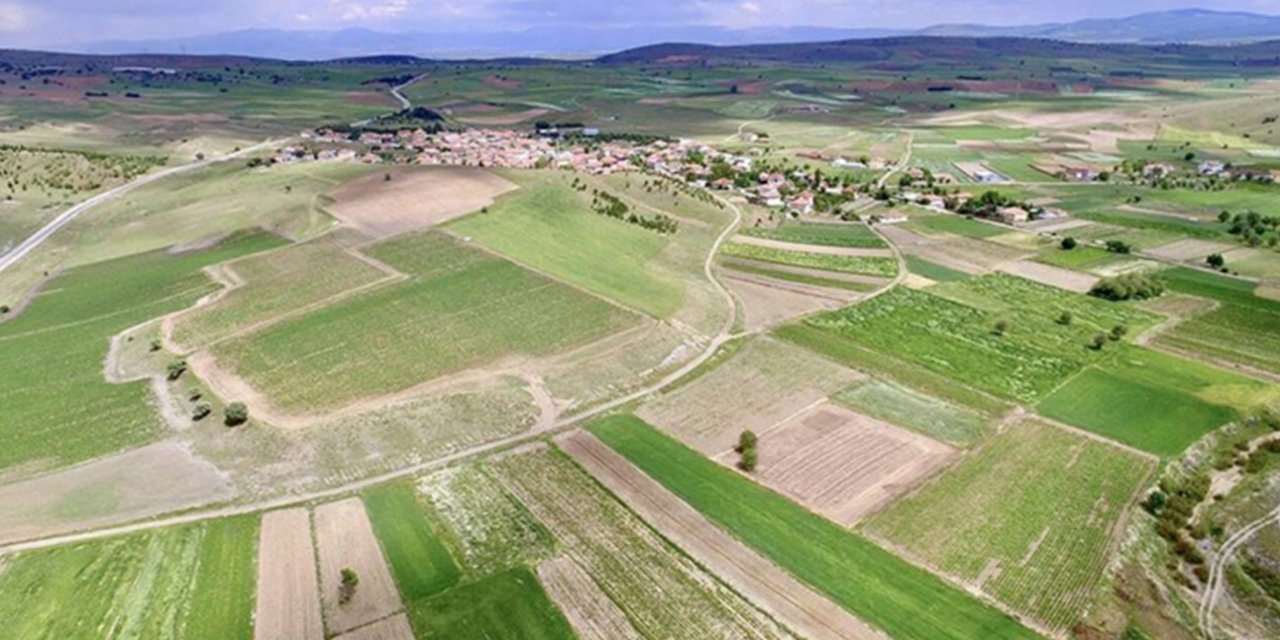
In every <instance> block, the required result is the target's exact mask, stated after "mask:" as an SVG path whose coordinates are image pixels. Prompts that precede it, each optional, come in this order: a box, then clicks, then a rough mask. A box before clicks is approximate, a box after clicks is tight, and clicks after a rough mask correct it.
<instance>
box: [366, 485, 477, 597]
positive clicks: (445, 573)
mask: <svg viewBox="0 0 1280 640" xmlns="http://www.w3.org/2000/svg"><path fill="white" fill-rule="evenodd" d="M364 503H365V508H366V509H367V510H368V512H369V521H370V523H372V525H373V530H374V533H376V534H377V536H378V542H379V543H381V545H382V551H383V553H385V554H386V556H387V564H388V565H389V566H390V568H391V572H392V575H393V576H394V577H395V580H396V583H397V584H398V585H399V589H400V594H401V596H402V597H403V598H404V599H405V600H406V601H407V602H415V601H418V600H421V599H423V598H428V597H430V596H433V595H436V594H438V593H441V592H443V591H445V590H447V589H449V588H450V587H452V586H453V585H454V584H456V583H457V582H458V579H459V578H460V576H461V571H460V570H459V568H458V565H457V563H455V562H454V559H453V556H452V555H450V553H449V549H448V548H447V547H446V546H445V545H444V543H443V542H442V541H441V540H440V536H439V535H437V534H436V533H435V532H434V531H433V530H432V528H431V525H430V524H429V523H428V521H427V518H426V516H425V514H424V513H423V506H422V505H421V504H420V503H419V502H418V498H417V496H416V495H415V492H414V490H413V487H412V486H410V485H408V484H406V483H395V484H389V485H383V486H381V487H378V488H376V489H373V490H371V491H368V492H366V493H365V494H364Z"/></svg>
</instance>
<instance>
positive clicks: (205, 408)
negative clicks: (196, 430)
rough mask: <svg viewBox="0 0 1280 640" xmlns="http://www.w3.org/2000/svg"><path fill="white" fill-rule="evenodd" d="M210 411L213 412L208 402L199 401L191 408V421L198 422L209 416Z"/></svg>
mask: <svg viewBox="0 0 1280 640" xmlns="http://www.w3.org/2000/svg"><path fill="white" fill-rule="evenodd" d="M210 413H213V407H210V406H209V403H208V402H201V403H200V404H198V405H196V406H195V408H193V409H192V410H191V421H192V422H200V421H201V420H204V419H205V418H207V417H209V414H210Z"/></svg>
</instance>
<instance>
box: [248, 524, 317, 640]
mask: <svg viewBox="0 0 1280 640" xmlns="http://www.w3.org/2000/svg"><path fill="white" fill-rule="evenodd" d="M253 637H254V640H323V638H324V622H323V621H322V620H321V616H320V586H319V583H318V581H317V577H316V558H315V551H314V548H313V546H312V543H311V515H310V514H309V513H308V512H307V510H306V509H305V508H301V507H299V508H293V509H283V510H280V511H269V512H267V513H266V514H264V515H263V516H262V529H261V534H260V538H259V542H258V599H257V607H256V609H255V611H254V614H253Z"/></svg>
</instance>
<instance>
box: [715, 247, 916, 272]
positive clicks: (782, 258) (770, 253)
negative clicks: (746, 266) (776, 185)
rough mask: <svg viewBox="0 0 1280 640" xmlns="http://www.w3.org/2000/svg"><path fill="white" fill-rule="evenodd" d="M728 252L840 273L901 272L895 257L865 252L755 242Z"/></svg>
mask: <svg viewBox="0 0 1280 640" xmlns="http://www.w3.org/2000/svg"><path fill="white" fill-rule="evenodd" d="M722 251H723V252H724V254H725V255H728V256H734V257H738V258H746V259H748V260H759V261H761V262H770V263H773V264H784V265H788V266H792V267H805V268H809V269H820V270H823V271H836V272H840V273H857V274H862V275H868V276H881V277H885V278H890V277H893V276H894V274H896V273H897V272H898V263H897V261H896V260H894V259H893V258H869V257H864V256H841V255H830V254H825V253H804V252H801V251H788V250H786V249H775V248H773V247H763V246H759V245H754V244H736V243H730V244H727V245H725V246H724V248H723V249H722Z"/></svg>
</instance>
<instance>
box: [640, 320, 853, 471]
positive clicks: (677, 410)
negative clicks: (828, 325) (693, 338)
mask: <svg viewBox="0 0 1280 640" xmlns="http://www.w3.org/2000/svg"><path fill="white" fill-rule="evenodd" d="M862 378H863V375H862V374H861V373H859V372H857V371H854V370H853V369H847V368H845V367H842V366H840V365H837V364H835V363H834V362H831V361H829V360H826V359H824V358H822V357H821V356H818V355H815V354H812V353H810V352H808V351H805V350H804V349H801V348H799V347H794V346H791V345H788V344H785V343H782V342H778V341H775V340H773V339H771V338H759V339H756V340H753V341H752V342H751V343H749V344H747V345H745V346H743V347H742V349H741V351H739V352H738V353H737V354H735V355H734V356H733V358H732V359H730V360H729V361H728V362H726V363H724V364H723V365H721V366H719V367H716V368H715V369H714V370H712V371H711V372H709V373H707V374H706V375H704V376H702V377H701V378H699V379H698V380H697V381H695V382H693V383H691V384H689V385H688V386H686V387H682V388H679V389H677V390H675V391H674V392H671V393H669V394H667V395H665V396H662V397H659V398H658V399H656V400H654V401H653V402H650V403H648V404H646V405H645V406H643V407H641V409H640V411H639V412H638V413H639V415H640V417H641V418H643V419H644V420H646V421H647V422H649V424H652V425H655V426H657V427H659V428H661V429H663V430H664V431H666V432H668V433H670V434H672V435H673V436H675V437H676V438H678V439H680V440H681V441H683V442H684V443H685V444H687V445H689V446H691V447H693V448H695V449H698V450H699V451H701V452H703V453H705V454H707V455H711V456H714V455H718V454H720V453H722V452H724V451H727V450H729V449H730V448H731V447H733V445H734V443H735V442H737V439H738V434H739V433H740V432H741V431H742V430H743V429H750V430H752V431H755V432H756V433H761V432H763V431H765V430H766V429H768V428H769V427H771V426H773V425H775V424H778V423H779V422H782V421H783V420H785V419H787V418H788V417H790V416H792V415H793V414H795V413H797V412H799V411H801V410H804V409H806V408H807V407H809V406H810V405H814V404H816V403H818V402H821V401H823V400H824V399H826V397H827V396H828V395H830V394H832V393H835V392H836V391H838V390H840V389H843V388H844V387H847V386H849V385H850V384H852V383H853V382H855V381H857V380H860V379H862Z"/></svg>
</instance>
